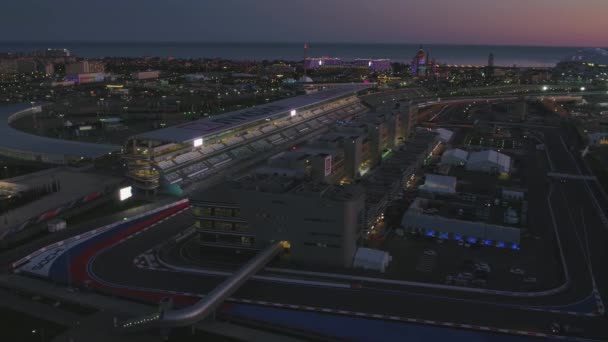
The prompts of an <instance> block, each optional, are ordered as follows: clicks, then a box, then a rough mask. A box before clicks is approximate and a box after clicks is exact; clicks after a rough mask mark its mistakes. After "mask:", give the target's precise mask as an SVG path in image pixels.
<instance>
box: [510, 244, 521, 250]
mask: <svg viewBox="0 0 608 342" xmlns="http://www.w3.org/2000/svg"><path fill="white" fill-rule="evenodd" d="M511 249H519V246H518V245H517V244H516V243H514V244H512V245H511Z"/></svg>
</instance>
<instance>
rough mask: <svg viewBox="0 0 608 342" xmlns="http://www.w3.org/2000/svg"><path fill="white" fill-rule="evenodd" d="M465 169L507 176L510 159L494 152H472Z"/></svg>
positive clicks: (509, 169)
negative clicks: (505, 174)
mask: <svg viewBox="0 0 608 342" xmlns="http://www.w3.org/2000/svg"><path fill="white" fill-rule="evenodd" d="M465 167H466V169H467V170H469V171H478V172H486V173H507V174H508V173H509V172H510V171H511V157H509V156H507V155H506V154H502V153H499V152H496V151H494V150H486V151H481V152H472V153H471V154H469V159H468V160H467V164H466V165H465Z"/></svg>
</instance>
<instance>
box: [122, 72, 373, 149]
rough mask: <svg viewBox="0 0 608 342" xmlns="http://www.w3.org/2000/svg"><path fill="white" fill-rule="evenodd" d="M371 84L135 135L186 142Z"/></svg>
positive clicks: (336, 96) (142, 137)
mask: <svg viewBox="0 0 608 342" xmlns="http://www.w3.org/2000/svg"><path fill="white" fill-rule="evenodd" d="M370 86H371V85H370V84H360V83H359V84H344V85H339V86H335V87H332V88H330V89H327V90H322V91H318V92H315V93H311V94H307V95H301V96H296V97H292V98H288V99H284V100H279V101H275V102H271V103H267V104H263V105H260V106H255V107H251V108H245V109H241V110H237V111H234V112H230V113H226V114H223V115H219V116H216V117H212V118H205V119H200V120H196V121H192V122H188V123H185V124H180V125H177V126H172V127H167V128H162V129H158V130H154V131H149V132H146V133H142V134H138V135H136V136H134V138H138V139H149V140H157V141H167V142H176V143H184V142H188V141H192V140H195V139H198V138H201V137H205V136H209V135H212V134H216V133H218V132H221V131H224V130H226V129H229V128H235V127H239V126H243V125H246V124H249V123H252V122H255V121H259V120H263V119H266V118H269V117H272V116H274V115H277V114H281V113H286V112H289V111H291V110H292V109H296V110H297V109H299V108H302V107H306V106H310V105H314V104H317V103H321V102H325V101H327V100H331V99H334V98H338V97H340V96H344V95H347V94H349V93H354V92H356V91H359V90H362V89H365V88H368V87H370Z"/></svg>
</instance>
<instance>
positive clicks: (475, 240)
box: [467, 237, 477, 243]
mask: <svg viewBox="0 0 608 342" xmlns="http://www.w3.org/2000/svg"><path fill="white" fill-rule="evenodd" d="M467 241H468V242H469V243H475V242H477V239H476V238H474V237H470V238H468V239H467Z"/></svg>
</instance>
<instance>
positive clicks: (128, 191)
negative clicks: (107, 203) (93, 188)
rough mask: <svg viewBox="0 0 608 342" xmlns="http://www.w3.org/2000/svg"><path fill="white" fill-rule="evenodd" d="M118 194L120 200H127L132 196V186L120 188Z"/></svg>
mask: <svg viewBox="0 0 608 342" xmlns="http://www.w3.org/2000/svg"><path fill="white" fill-rule="evenodd" d="M118 194H119V198H120V200H121V201H124V200H127V199H129V198H131V197H132V196H133V188H132V187H130V186H128V187H126V188H122V189H120V190H119V193H118Z"/></svg>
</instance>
